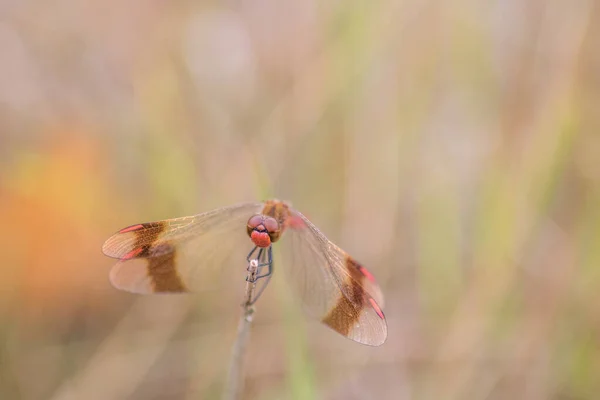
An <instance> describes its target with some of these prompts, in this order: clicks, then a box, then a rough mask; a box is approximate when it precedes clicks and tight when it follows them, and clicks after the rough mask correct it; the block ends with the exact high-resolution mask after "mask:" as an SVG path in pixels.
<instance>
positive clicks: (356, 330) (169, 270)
mask: <svg viewBox="0 0 600 400" xmlns="http://www.w3.org/2000/svg"><path fill="white" fill-rule="evenodd" d="M248 237H249V238H250V241H251V242H252V244H253V245H254V246H253V248H252V250H251V251H250V253H247V250H248V248H246V250H244V249H243V243H246V244H248V245H249V244H250V243H249V242H248ZM276 242H280V244H281V246H282V249H281V252H280V253H281V255H282V258H283V260H282V265H284V269H285V270H286V271H287V272H288V273H289V281H290V284H291V286H292V287H293V288H294V289H295V290H296V292H297V295H298V296H299V298H300V299H301V300H302V304H303V306H304V309H305V311H306V312H307V313H308V314H309V315H310V316H311V317H313V318H317V319H319V320H320V321H321V322H323V323H324V324H326V325H327V326H329V327H330V328H331V329H333V330H335V331H336V332H338V333H340V334H342V335H344V336H346V337H347V338H349V339H351V340H354V341H356V342H359V343H363V344H367V345H372V346H379V345H381V344H383V343H384V342H385V339H386V337H387V325H386V321H385V316H384V314H383V311H382V307H383V295H382V293H381V290H380V289H379V286H378V285H377V283H376V281H375V278H374V277H373V275H372V274H371V273H370V272H369V271H368V270H367V269H366V268H365V267H363V266H362V265H360V264H359V263H358V262H356V261H355V260H354V259H353V258H352V257H350V256H349V255H348V254H346V252H344V251H343V250H342V249H340V248H339V247H338V246H336V245H335V244H333V243H332V242H331V241H329V240H328V239H327V238H326V237H325V235H323V233H321V232H320V231H319V230H318V229H317V227H315V226H314V225H313V224H312V223H311V222H310V221H309V220H308V219H307V218H306V217H305V216H304V215H302V214H301V213H300V212H298V211H296V210H294V209H293V208H292V207H290V206H289V205H288V204H287V203H285V202H282V201H279V200H268V201H266V202H264V203H243V204H237V205H234V206H230V207H224V208H220V209H217V210H213V211H209V212H205V213H202V214H198V215H195V216H190V217H183V218H174V219H168V220H164V221H157V222H149V223H144V224H137V225H132V226H129V227H127V228H124V229H121V230H120V231H119V232H117V233H116V234H114V235H113V236H111V237H110V238H109V239H108V240H107V241H106V242H105V243H104V245H103V247H102V251H103V252H104V254H106V255H107V256H109V257H113V258H118V259H119V260H120V261H119V262H118V263H117V264H116V265H115V266H114V267H113V269H112V270H111V272H110V281H111V283H112V284H113V285H114V286H115V287H116V288H118V289H121V290H126V291H129V292H134V293H143V294H148V293H170V292H171V293H172V292H194V291H199V290H205V289H208V288H210V286H211V282H210V279H208V276H209V275H210V271H215V270H219V269H223V268H229V266H230V265H234V266H237V268H239V266H240V265H244V264H243V262H241V260H243V257H246V260H247V261H248V262H250V260H251V259H256V260H259V261H260V270H259V273H258V275H257V279H262V278H267V279H266V281H268V279H270V277H271V274H272V273H273V267H274V262H273V255H272V245H273V243H276ZM255 254H256V256H255ZM229 260H232V261H231V262H230V261H229ZM244 275H245V274H244V273H243V271H240V277H241V276H244ZM266 281H265V282H266ZM254 301H255V300H254Z"/></svg>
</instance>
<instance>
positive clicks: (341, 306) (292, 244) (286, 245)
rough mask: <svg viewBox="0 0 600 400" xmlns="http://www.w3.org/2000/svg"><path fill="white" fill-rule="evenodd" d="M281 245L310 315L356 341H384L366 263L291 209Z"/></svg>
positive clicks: (378, 293) (381, 316)
mask: <svg viewBox="0 0 600 400" xmlns="http://www.w3.org/2000/svg"><path fill="white" fill-rule="evenodd" d="M281 246H282V252H281V253H282V257H283V263H284V264H285V266H284V269H285V270H287V271H288V273H289V274H290V284H291V285H292V286H293V287H294V289H295V290H296V291H297V292H298V295H299V296H300V298H301V300H302V303H303V306H304V308H305V310H306V312H307V313H308V314H309V315H310V316H312V317H314V318H317V319H319V320H321V321H322V322H323V323H325V324H326V325H328V326H329V327H330V328H332V329H333V330H335V331H337V332H338V333H340V334H342V335H344V336H346V337H348V338H349V339H352V340H354V341H356V342H359V343H363V344H368V345H372V346H379V345H381V344H383V343H384V342H385V339H386V337H387V324H386V321H385V316H384V314H383V311H382V310H381V308H382V307H383V296H382V294H381V290H380V289H379V285H378V284H377V283H376V281H375V278H374V277H373V275H372V274H371V273H370V272H369V271H368V270H367V269H366V268H364V267H363V266H362V265H360V264H359V263H358V262H356V261H355V260H354V259H353V258H352V257H350V256H349V255H348V254H346V252H344V251H343V250H342V249H340V248H339V247H338V246H336V245H335V244H333V243H332V242H331V241H329V240H328V239H327V238H326V237H325V235H323V234H322V233H321V232H320V231H319V229H317V227H315V226H314V225H313V224H312V223H311V222H310V221H309V220H308V219H307V218H306V217H305V216H304V215H302V214H301V213H300V212H298V211H296V210H293V209H290V216H289V217H288V222H287V223H286V231H285V234H284V235H283V237H282V239H281Z"/></svg>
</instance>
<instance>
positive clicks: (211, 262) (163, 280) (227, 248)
mask: <svg viewBox="0 0 600 400" xmlns="http://www.w3.org/2000/svg"><path fill="white" fill-rule="evenodd" d="M262 207H263V204H262V203H244V204H238V205H234V206H231V207H224V208H220V209H217V210H213V211H209V212H206V213H203V214H198V215H195V216H191V217H183V218H175V219H168V220H164V221H156V222H149V223H144V224H137V225H132V226H129V227H127V228H124V229H121V230H120V231H119V232H117V233H116V234H114V235H113V236H111V237H110V238H109V239H108V240H107V241H106V242H105V243H104V245H103V246H102V251H103V252H104V254H106V255H107V256H109V257H113V258H118V259H119V260H120V261H119V262H118V263H117V264H116V265H115V266H114V267H113V269H112V270H111V272H110V281H111V283H112V284H113V285H114V286H115V287H116V288H118V289H121V290H126V291H129V292H134V293H142V294H147V293H168V292H187V291H198V290H204V289H209V288H211V287H214V286H215V285H217V284H218V283H217V282H215V279H217V278H218V276H219V275H222V273H221V272H223V271H222V270H223V269H225V268H227V267H232V268H237V269H240V268H241V269H240V276H242V277H243V276H245V270H244V268H245V258H246V255H247V253H248V251H249V250H250V249H252V246H253V245H252V243H251V242H250V239H249V238H248V235H247V233H246V223H247V221H248V218H250V217H251V216H252V215H253V214H256V213H259V212H260V211H261V209H262ZM215 275H217V276H216V277H215ZM242 279H243V278H242Z"/></svg>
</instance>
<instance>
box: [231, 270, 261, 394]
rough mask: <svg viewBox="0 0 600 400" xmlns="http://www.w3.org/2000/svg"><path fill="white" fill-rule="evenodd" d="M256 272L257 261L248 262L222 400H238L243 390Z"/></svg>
mask: <svg viewBox="0 0 600 400" xmlns="http://www.w3.org/2000/svg"><path fill="white" fill-rule="evenodd" d="M257 271H258V260H250V263H249V264H248V278H247V280H246V295H245V298H244V304H242V307H243V310H244V312H243V314H242V317H241V318H240V323H239V325H238V333H237V339H236V341H235V343H234V345H233V350H232V352H231V361H230V364H229V373H228V376H227V386H226V387H225V392H224V395H223V399H224V400H235V399H239V398H240V394H241V393H242V390H243V388H244V374H243V371H244V354H245V352H246V345H247V343H248V338H249V337H250V325H251V324H252V319H253V314H254V306H253V305H252V297H253V296H254V290H255V289H256V274H257Z"/></svg>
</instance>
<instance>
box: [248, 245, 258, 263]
mask: <svg viewBox="0 0 600 400" xmlns="http://www.w3.org/2000/svg"><path fill="white" fill-rule="evenodd" d="M256 249H258V246H254V248H253V249H252V250H250V253H248V257H246V261H248V262H250V259H251V258H252V254H254V252H255V251H256Z"/></svg>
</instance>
